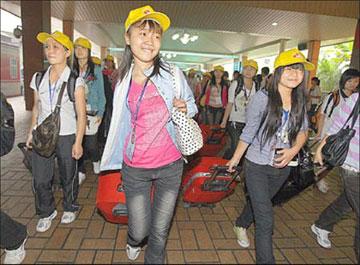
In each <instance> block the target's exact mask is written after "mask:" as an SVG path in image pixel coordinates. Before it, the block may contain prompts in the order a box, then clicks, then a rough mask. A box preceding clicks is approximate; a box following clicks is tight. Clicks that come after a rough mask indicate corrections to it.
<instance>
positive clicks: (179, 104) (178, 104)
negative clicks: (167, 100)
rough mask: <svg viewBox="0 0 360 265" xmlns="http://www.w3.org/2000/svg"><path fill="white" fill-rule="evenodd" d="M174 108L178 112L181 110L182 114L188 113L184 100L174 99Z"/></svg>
mask: <svg viewBox="0 0 360 265" xmlns="http://www.w3.org/2000/svg"><path fill="white" fill-rule="evenodd" d="M173 106H174V107H175V108H177V109H178V110H180V111H181V112H184V113H186V112H187V106H186V101H185V100H183V99H177V98H174V100H173Z"/></svg>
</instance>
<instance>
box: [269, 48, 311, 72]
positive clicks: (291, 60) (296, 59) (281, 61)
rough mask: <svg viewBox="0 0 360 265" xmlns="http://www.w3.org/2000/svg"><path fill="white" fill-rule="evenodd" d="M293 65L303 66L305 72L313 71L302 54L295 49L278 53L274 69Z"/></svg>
mask: <svg viewBox="0 0 360 265" xmlns="http://www.w3.org/2000/svg"><path fill="white" fill-rule="evenodd" d="M295 63H301V64H303V65H304V68H305V70H308V71H311V70H314V69H315V66H314V65H313V64H312V63H310V62H308V61H306V59H305V56H304V54H302V53H301V52H300V51H299V50H298V49H296V48H294V49H291V50H288V51H284V52H282V53H280V54H279V56H278V57H276V59H275V63H274V69H276V68H278V67H280V66H286V65H291V64H295Z"/></svg>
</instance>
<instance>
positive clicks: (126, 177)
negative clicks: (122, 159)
mask: <svg viewBox="0 0 360 265" xmlns="http://www.w3.org/2000/svg"><path fill="white" fill-rule="evenodd" d="M182 171H183V161H182V160H181V159H180V160H177V161H175V162H173V163H170V164H168V165H166V166H163V167H160V168H155V169H144V168H134V167H130V166H128V165H126V164H125V163H123V168H122V176H123V182H124V190H125V196H126V207H127V209H128V218H129V221H128V238H127V243H128V244H129V245H130V246H132V247H137V246H140V245H141V244H142V242H143V240H144V239H145V238H146V237H148V245H147V248H146V251H145V263H146V264H163V263H164V261H165V246H166V241H167V237H168V234H169V228H170V224H171V220H172V217H173V214H174V209H175V204H176V200H177V197H178V193H179V188H180V184H181V175H182ZM152 186H153V190H154V193H153V196H152Z"/></svg>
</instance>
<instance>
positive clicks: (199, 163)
mask: <svg viewBox="0 0 360 265" xmlns="http://www.w3.org/2000/svg"><path fill="white" fill-rule="evenodd" d="M227 162H228V160H225V159H222V158H218V157H200V158H198V159H197V160H195V161H194V162H193V163H194V165H193V167H192V168H191V169H190V170H189V171H188V172H187V173H186V174H185V176H184V178H183V181H182V195H183V201H184V207H193V206H197V207H202V206H207V207H215V203H217V202H220V201H221V200H223V199H224V198H225V197H227V196H229V195H230V194H232V193H233V192H234V189H235V187H236V185H237V182H238V180H239V178H240V177H239V175H240V167H236V168H235V172H233V173H229V172H227V169H228V167H227V166H225V164H226V163H227Z"/></svg>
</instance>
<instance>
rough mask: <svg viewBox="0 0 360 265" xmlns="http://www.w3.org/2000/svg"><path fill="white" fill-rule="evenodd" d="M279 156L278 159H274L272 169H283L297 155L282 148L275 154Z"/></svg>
mask: <svg viewBox="0 0 360 265" xmlns="http://www.w3.org/2000/svg"><path fill="white" fill-rule="evenodd" d="M277 154H278V155H279V157H278V158H276V159H274V161H275V163H274V167H276V168H283V167H286V166H287V164H289V162H290V161H291V159H293V157H294V156H295V155H296V154H297V153H295V151H294V150H293V149H292V148H290V149H289V148H284V149H282V150H279V151H278V152H277Z"/></svg>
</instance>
